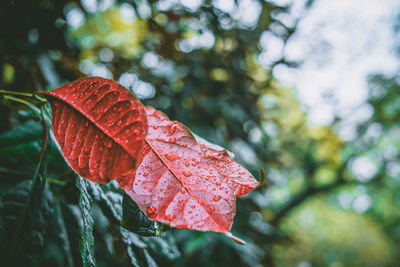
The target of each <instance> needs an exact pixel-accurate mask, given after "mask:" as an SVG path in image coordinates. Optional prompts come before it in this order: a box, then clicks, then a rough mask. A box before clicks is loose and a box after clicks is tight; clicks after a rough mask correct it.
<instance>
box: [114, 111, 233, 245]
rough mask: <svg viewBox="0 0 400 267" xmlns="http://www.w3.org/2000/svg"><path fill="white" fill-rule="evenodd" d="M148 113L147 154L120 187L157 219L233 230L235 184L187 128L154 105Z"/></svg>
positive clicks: (184, 225) (178, 224)
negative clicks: (225, 177) (227, 179)
mask: <svg viewBox="0 0 400 267" xmlns="http://www.w3.org/2000/svg"><path fill="white" fill-rule="evenodd" d="M146 113H147V120H148V135H147V137H146V142H145V145H144V149H143V152H142V155H143V157H142V160H141V162H140V163H139V164H138V165H137V167H136V169H135V170H133V171H131V172H130V173H129V174H128V175H125V176H123V177H121V178H120V179H119V182H120V185H121V187H122V188H123V189H124V190H125V191H126V192H127V194H129V195H130V196H131V198H132V199H133V200H134V201H135V202H136V203H137V204H138V206H139V208H140V209H141V210H142V211H144V212H145V213H146V214H147V215H148V216H149V217H150V218H151V219H153V220H157V221H160V222H163V223H165V224H169V225H171V226H174V227H177V228H188V229H194V230H200V231H214V232H221V233H225V234H227V235H229V236H231V234H230V233H229V230H230V229H231V226H232V222H233V218H234V215H235V195H234V193H233V191H232V189H231V188H230V187H229V185H228V184H227V183H226V182H225V180H224V179H223V178H222V177H221V175H220V173H219V172H218V171H217V170H216V169H215V168H214V167H213V166H212V165H211V164H210V160H209V157H208V156H206V155H205V154H204V152H203V150H202V148H201V146H200V145H199V144H197V142H196V139H195V138H194V136H193V135H192V134H191V132H190V131H189V130H188V129H187V128H185V127H184V126H183V125H182V124H180V123H178V122H173V121H170V120H168V118H167V117H166V116H165V115H164V114H163V113H161V112H159V111H156V110H154V109H153V108H150V107H146ZM231 237H232V236H231ZM236 240H237V241H240V240H238V239H236Z"/></svg>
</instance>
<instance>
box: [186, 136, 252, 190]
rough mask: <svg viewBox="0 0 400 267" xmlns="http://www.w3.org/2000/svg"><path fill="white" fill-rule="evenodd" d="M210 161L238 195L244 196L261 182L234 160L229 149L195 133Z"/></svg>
mask: <svg viewBox="0 0 400 267" xmlns="http://www.w3.org/2000/svg"><path fill="white" fill-rule="evenodd" d="M194 136H195V138H196V141H197V143H198V144H199V145H200V147H201V149H202V150H203V152H204V154H205V155H206V156H207V158H208V161H209V163H210V164H211V166H213V167H214V169H216V170H217V172H219V174H220V175H221V177H222V181H223V182H225V183H226V184H227V185H228V186H229V187H230V188H231V189H232V190H233V192H234V193H235V196H236V197H240V196H244V195H246V194H248V193H249V192H250V191H251V190H253V189H255V188H256V187H257V186H258V184H259V182H258V181H257V180H256V179H255V178H254V177H253V175H251V173H250V172H249V171H248V170H246V169H245V168H243V167H242V166H241V165H240V164H239V163H237V162H236V161H234V160H233V159H232V158H231V157H230V156H229V153H228V151H226V150H225V149H224V148H222V147H220V146H217V145H214V144H212V143H210V142H208V141H207V140H205V139H203V138H201V137H200V136H197V135H194Z"/></svg>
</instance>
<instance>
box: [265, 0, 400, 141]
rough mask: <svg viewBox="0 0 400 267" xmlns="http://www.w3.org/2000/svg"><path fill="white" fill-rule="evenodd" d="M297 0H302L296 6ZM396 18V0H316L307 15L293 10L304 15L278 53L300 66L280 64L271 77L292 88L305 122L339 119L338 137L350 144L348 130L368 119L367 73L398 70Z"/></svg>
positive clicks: (285, 0)
mask: <svg viewBox="0 0 400 267" xmlns="http://www.w3.org/2000/svg"><path fill="white" fill-rule="evenodd" d="M275 2H278V3H279V2H282V3H290V2H293V1H291V0H276V1H275ZM299 2H304V1H302V0H300V1H298V0H297V1H296V3H295V5H296V4H297V5H298V6H301V3H299ZM397 14H400V3H399V2H398V1H397V0H363V1H361V0H335V1H330V0H315V3H314V5H313V7H312V8H311V9H310V10H308V11H307V12H305V11H304V10H301V8H297V10H295V11H294V12H292V16H293V17H299V16H300V17H301V16H303V17H302V19H301V20H300V23H299V25H298V29H297V31H296V33H295V35H294V36H293V37H292V38H291V39H290V40H289V42H288V43H287V45H286V47H285V48H284V49H283V53H284V56H285V57H286V58H287V59H289V60H295V61H302V62H303V64H302V66H301V67H300V68H297V69H291V68H288V67H286V66H284V65H279V66H277V67H276V68H275V69H274V70H273V74H274V75H275V76H276V78H278V80H280V81H281V82H282V83H283V84H284V85H286V86H291V87H295V88H296V90H297V94H298V98H299V100H300V102H301V104H302V107H303V109H304V110H305V111H307V118H308V122H309V123H310V124H315V125H330V124H331V123H332V122H333V120H334V118H335V117H338V118H340V119H342V120H343V123H342V125H343V127H342V129H339V130H340V131H339V133H340V134H341V136H342V138H344V139H346V140H349V141H350V140H351V139H352V138H353V137H355V129H354V127H353V129H351V128H352V126H354V125H355V124H357V123H359V122H362V121H363V120H367V119H368V118H369V117H370V116H372V114H373V109H372V107H370V106H368V105H367V104H365V101H366V99H367V96H368V84H367V77H368V75H370V74H373V73H383V74H386V75H391V74H394V73H396V72H398V71H399V70H400V67H399V66H400V61H399V58H398V57H397V56H396V55H395V47H394V46H395V44H396V42H397V44H398V40H399V36H397V37H396V36H395V34H394V33H393V25H394V19H395V16H396V15H397ZM287 20H288V21H289V23H290V18H288V19H287ZM396 38H397V39H396Z"/></svg>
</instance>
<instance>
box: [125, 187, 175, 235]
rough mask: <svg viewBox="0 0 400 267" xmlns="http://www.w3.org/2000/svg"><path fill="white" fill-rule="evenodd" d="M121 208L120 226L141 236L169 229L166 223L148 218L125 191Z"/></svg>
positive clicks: (158, 233) (157, 233)
mask: <svg viewBox="0 0 400 267" xmlns="http://www.w3.org/2000/svg"><path fill="white" fill-rule="evenodd" d="M122 209H123V215H122V222H121V226H122V227H124V228H126V229H127V230H129V231H132V232H134V233H137V234H139V235H143V236H159V235H160V234H161V233H162V232H164V231H166V230H168V229H169V226H168V225H165V224H163V223H160V222H156V221H153V220H151V219H149V218H148V217H147V216H146V215H145V214H144V213H143V212H142V211H141V210H140V209H139V207H138V206H137V205H136V203H135V202H134V201H133V200H132V199H131V198H130V197H129V196H128V195H127V194H125V193H124V199H123V202H122Z"/></svg>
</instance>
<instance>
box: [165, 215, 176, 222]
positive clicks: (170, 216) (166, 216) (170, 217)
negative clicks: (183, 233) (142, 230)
mask: <svg viewBox="0 0 400 267" xmlns="http://www.w3.org/2000/svg"><path fill="white" fill-rule="evenodd" d="M165 219H167V220H168V221H172V220H173V219H174V215H172V214H168V215H165Z"/></svg>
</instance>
